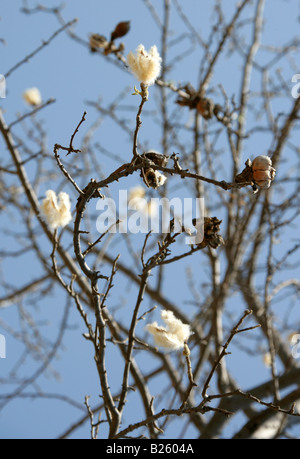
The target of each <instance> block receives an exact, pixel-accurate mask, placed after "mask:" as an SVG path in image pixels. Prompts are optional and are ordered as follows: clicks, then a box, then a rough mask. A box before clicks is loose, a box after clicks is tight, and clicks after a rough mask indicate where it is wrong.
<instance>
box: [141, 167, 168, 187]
mask: <svg viewBox="0 0 300 459" xmlns="http://www.w3.org/2000/svg"><path fill="white" fill-rule="evenodd" d="M142 177H143V179H144V182H145V184H146V185H147V186H148V187H150V188H154V189H155V190H157V188H159V187H160V186H162V185H164V184H165V181H166V180H167V177H166V176H165V175H163V174H161V173H160V172H159V171H156V170H154V169H152V168H151V167H147V168H145V169H142Z"/></svg>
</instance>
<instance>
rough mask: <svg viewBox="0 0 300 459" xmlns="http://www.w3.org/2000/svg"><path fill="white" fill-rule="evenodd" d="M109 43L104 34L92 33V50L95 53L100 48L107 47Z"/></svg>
mask: <svg viewBox="0 0 300 459" xmlns="http://www.w3.org/2000/svg"><path fill="white" fill-rule="evenodd" d="M107 45H108V41H107V40H106V38H105V37H104V36H103V35H99V34H98V33H93V34H92V35H90V50H91V51H92V53H95V52H96V51H97V50H98V49H99V48H105V47H106V46H107Z"/></svg>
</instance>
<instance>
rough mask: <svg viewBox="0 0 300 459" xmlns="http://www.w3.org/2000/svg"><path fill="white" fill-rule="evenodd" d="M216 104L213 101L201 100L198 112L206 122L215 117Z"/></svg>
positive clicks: (198, 104)
mask: <svg viewBox="0 0 300 459" xmlns="http://www.w3.org/2000/svg"><path fill="white" fill-rule="evenodd" d="M214 107H215V104H214V102H213V101H212V100H211V99H207V98H202V97H201V98H200V99H199V100H198V103H197V106H196V108H197V111H198V112H199V113H200V115H202V116H203V118H205V119H206V120H209V119H210V118H212V117H213V114H214Z"/></svg>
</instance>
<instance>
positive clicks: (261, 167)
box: [252, 155, 276, 190]
mask: <svg viewBox="0 0 300 459" xmlns="http://www.w3.org/2000/svg"><path fill="white" fill-rule="evenodd" d="M252 174H253V181H254V183H255V184H256V185H258V186H259V187H260V188H262V189H263V190H264V189H267V188H270V185H271V182H272V180H274V178H275V174H276V170H275V169H274V167H272V160H271V158H269V156H264V155H260V156H257V157H256V158H254V160H253V162H252Z"/></svg>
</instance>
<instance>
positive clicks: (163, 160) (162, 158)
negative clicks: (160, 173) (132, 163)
mask: <svg viewBox="0 0 300 459" xmlns="http://www.w3.org/2000/svg"><path fill="white" fill-rule="evenodd" d="M144 155H145V156H146V158H148V159H150V161H152V162H153V163H154V164H156V166H161V167H166V165H167V164H168V161H169V156H166V155H162V154H161V153H157V152H156V151H148V153H144Z"/></svg>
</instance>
